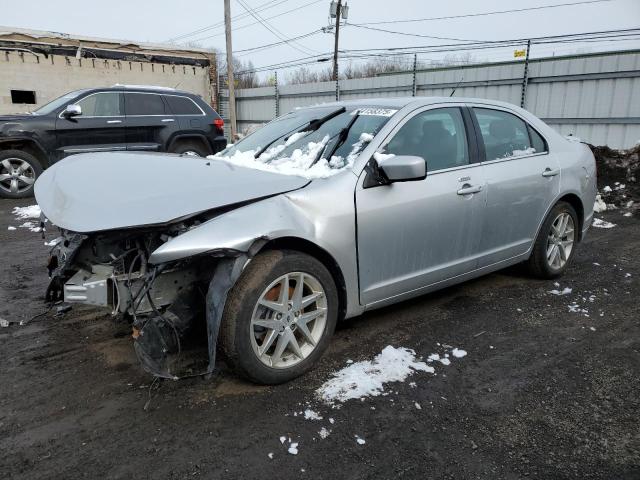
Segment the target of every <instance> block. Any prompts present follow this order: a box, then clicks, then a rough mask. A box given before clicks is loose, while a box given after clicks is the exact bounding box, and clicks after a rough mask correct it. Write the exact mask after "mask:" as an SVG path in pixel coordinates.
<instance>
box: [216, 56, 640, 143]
mask: <svg viewBox="0 0 640 480" xmlns="http://www.w3.org/2000/svg"><path fill="white" fill-rule="evenodd" d="M523 75H524V62H523V61H518V62H506V63H502V64H485V65H469V66H464V67H450V68H437V69H432V70H422V71H418V72H417V73H416V78H415V83H416V95H418V96H449V95H450V94H451V92H452V91H453V89H454V88H455V89H456V91H455V95H456V96H458V97H475V98H487V99H494V100H502V101H505V102H510V103H513V104H516V105H520V101H521V96H522V85H523ZM336 87H337V88H338V90H339V97H340V99H341V100H347V99H354V98H374V97H398V96H411V95H412V93H413V75H412V73H402V74H395V75H381V76H377V77H373V78H362V79H353V80H340V81H339V82H338V85H336V83H335V82H322V83H309V84H304V85H283V86H280V87H279V88H278V95H277V98H278V105H277V106H278V108H279V111H280V113H281V114H283V113H286V112H288V111H290V110H292V109H294V108H295V107H302V106H307V105H315V104H318V103H323V102H331V101H335V99H336ZM221 100H222V102H223V103H222V104H223V105H224V101H225V99H224V98H222V99H221ZM236 103H237V107H236V111H237V112H238V130H239V131H241V132H242V131H247V130H251V129H254V128H256V127H257V126H258V125H260V124H263V123H265V122H267V121H269V120H271V119H273V118H274V117H275V112H276V92H275V88H274V87H262V88H254V89H245V90H239V91H237V92H236ZM525 108H526V109H527V110H529V111H531V112H532V113H534V114H535V115H537V116H538V117H540V118H542V119H543V120H544V121H546V122H547V123H548V124H549V125H551V126H552V127H554V128H556V129H557V130H558V131H560V132H561V133H562V134H564V135H567V134H569V133H571V134H573V135H577V136H578V137H580V138H582V139H583V140H585V141H588V142H590V143H593V144H596V145H609V146H610V147H612V148H629V147H631V146H633V145H635V144H636V143H637V142H638V141H640V51H637V50H635V51H622V52H608V53H601V54H585V55H574V56H570V57H552V58H544V59H535V60H532V61H531V62H530V65H529V75H528V82H527V85H526V101H525ZM225 113H226V110H223V118H225V120H226V115H225Z"/></svg>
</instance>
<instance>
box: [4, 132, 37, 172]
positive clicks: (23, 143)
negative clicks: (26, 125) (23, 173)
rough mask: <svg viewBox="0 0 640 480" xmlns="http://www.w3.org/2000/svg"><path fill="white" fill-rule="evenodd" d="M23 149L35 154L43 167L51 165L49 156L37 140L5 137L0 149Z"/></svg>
mask: <svg viewBox="0 0 640 480" xmlns="http://www.w3.org/2000/svg"><path fill="white" fill-rule="evenodd" d="M3 150H22V151H24V152H26V153H29V154H31V155H33V156H34V157H35V158H36V159H37V160H38V161H39V162H40V166H41V167H42V169H45V168H47V167H48V166H49V157H48V155H47V153H46V151H45V150H44V148H42V146H41V145H40V144H39V143H38V142H37V141H35V140H33V139H29V138H13V139H6V140H5V139H3V140H2V141H0V151H3Z"/></svg>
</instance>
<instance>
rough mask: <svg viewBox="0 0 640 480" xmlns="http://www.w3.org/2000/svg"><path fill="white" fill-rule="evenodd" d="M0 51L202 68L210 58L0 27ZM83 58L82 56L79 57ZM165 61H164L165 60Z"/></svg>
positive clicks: (201, 52)
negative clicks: (77, 55) (77, 53)
mask: <svg viewBox="0 0 640 480" xmlns="http://www.w3.org/2000/svg"><path fill="white" fill-rule="evenodd" d="M0 47H2V49H7V48H11V47H14V48H16V49H17V48H20V47H21V48H24V49H27V50H33V52H34V53H42V54H44V55H47V54H49V53H50V54H60V55H75V54H76V52H77V51H78V49H79V48H80V52H81V53H82V52H83V51H84V52H89V53H90V55H89V57H91V58H93V57H96V58H121V57H127V58H126V59H133V60H141V59H144V58H146V59H147V61H155V62H158V63H178V64H194V60H196V62H195V63H197V64H203V65H206V64H208V63H209V61H210V59H211V58H212V56H213V55H214V54H213V53H212V52H210V51H208V50H205V49H202V48H191V47H184V46H181V45H172V44H168V43H147V42H136V41H131V40H117V39H106V38H98V37H87V36H82V35H71V34H67V33H60V32H48V31H44V30H29V29H24V28H16V27H7V26H0ZM83 56H84V55H83ZM167 59H168V60H167Z"/></svg>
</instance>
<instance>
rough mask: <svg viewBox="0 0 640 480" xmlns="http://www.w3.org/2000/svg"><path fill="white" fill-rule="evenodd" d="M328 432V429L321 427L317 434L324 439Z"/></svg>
mask: <svg viewBox="0 0 640 480" xmlns="http://www.w3.org/2000/svg"><path fill="white" fill-rule="evenodd" d="M330 433H331V431H330V430H327V429H326V428H325V427H322V428H321V429H320V431H319V432H318V435H320V438H322V439H323V440H324V439H325V438H327V437H328V436H329V434H330Z"/></svg>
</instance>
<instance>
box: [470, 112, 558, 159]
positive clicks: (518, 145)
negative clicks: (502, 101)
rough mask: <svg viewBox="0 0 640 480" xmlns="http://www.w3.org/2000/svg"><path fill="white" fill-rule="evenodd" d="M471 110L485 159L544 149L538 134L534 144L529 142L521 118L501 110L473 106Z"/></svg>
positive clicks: (507, 156)
mask: <svg viewBox="0 0 640 480" xmlns="http://www.w3.org/2000/svg"><path fill="white" fill-rule="evenodd" d="M473 111H474V112H475V114H476V119H477V120H478V124H479V125H480V132H481V134H482V140H483V142H484V148H485V152H486V155H487V160H497V159H500V158H509V157H518V156H522V155H529V154H531V153H535V152H539V151H545V150H546V148H545V147H544V140H543V139H542V138H541V137H540V135H538V137H540V138H539V139H537V140H536V144H534V145H532V144H531V139H530V137H529V128H528V126H527V124H526V122H525V121H524V120H522V119H521V118H519V117H517V116H515V115H513V114H511V113H507V112H503V111H502V110H491V109H488V108H474V109H473ZM535 133H536V135H537V132H535ZM540 141H542V147H541V146H540Z"/></svg>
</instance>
